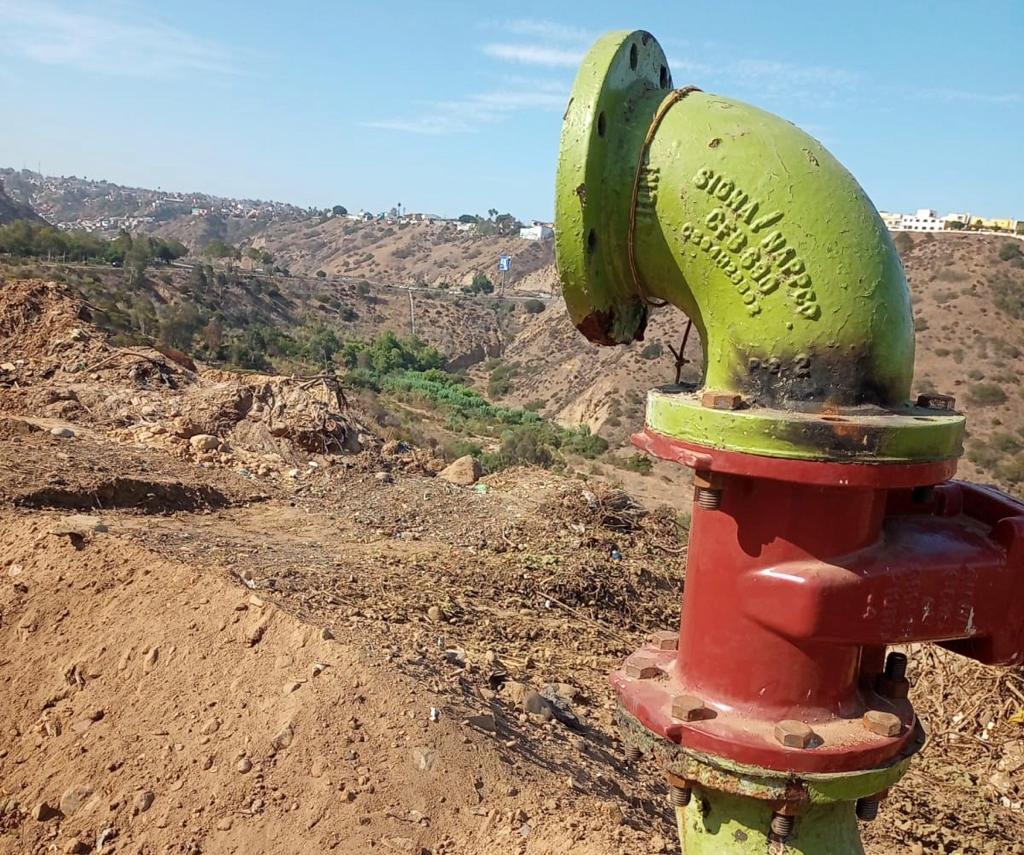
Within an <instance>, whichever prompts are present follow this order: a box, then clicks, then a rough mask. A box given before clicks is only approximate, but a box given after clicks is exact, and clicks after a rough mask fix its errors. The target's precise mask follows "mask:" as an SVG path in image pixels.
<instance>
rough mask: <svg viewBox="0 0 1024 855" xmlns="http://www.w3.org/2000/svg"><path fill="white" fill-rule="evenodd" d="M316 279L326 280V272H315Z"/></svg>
mask: <svg viewBox="0 0 1024 855" xmlns="http://www.w3.org/2000/svg"><path fill="white" fill-rule="evenodd" d="M316 278H317V279H326V278H327V271H325V270H318V271H317V272H316Z"/></svg>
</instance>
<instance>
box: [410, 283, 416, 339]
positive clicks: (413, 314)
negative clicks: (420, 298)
mask: <svg viewBox="0 0 1024 855" xmlns="http://www.w3.org/2000/svg"><path fill="white" fill-rule="evenodd" d="M409 325H410V326H411V327H412V334H413V337H415V336H416V305H415V304H414V303H413V299H412V285H410V286H409Z"/></svg>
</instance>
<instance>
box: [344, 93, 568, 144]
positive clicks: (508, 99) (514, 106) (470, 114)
mask: <svg viewBox="0 0 1024 855" xmlns="http://www.w3.org/2000/svg"><path fill="white" fill-rule="evenodd" d="M568 97H569V90H568V84H566V86H565V87H564V88H563V87H558V86H557V84H554V83H552V82H550V81H535V82H533V83H532V84H530V85H528V86H520V87H516V88H508V89H496V90H493V91H490V92H481V93H478V94H475V95H469V96H467V97H465V98H459V99H455V100H450V101H432V102H430V103H429V104H426V105H425V108H426V109H424V110H423V111H421V112H419V113H416V114H414V115H411V116H399V117H394V118H388V119H374V120H370V121H365V122H360V124H361V125H362V126H363V127H367V128H378V129H381V130H389V131H402V132H404V133H412V134H423V135H427V136H442V135H447V134H467V133H476V132H478V131H480V130H481V128H484V127H486V126H488V125H494V124H497V123H499V122H503V121H505V120H506V119H508V118H509V117H510V116H512V115H513V114H514V113H517V112H521V111H525V110H550V111H560V110H563V109H565V102H566V100H567V99H568Z"/></svg>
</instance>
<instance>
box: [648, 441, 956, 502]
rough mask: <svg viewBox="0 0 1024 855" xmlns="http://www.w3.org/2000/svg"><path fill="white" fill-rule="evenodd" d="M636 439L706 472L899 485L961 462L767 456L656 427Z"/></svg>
mask: <svg viewBox="0 0 1024 855" xmlns="http://www.w3.org/2000/svg"><path fill="white" fill-rule="evenodd" d="M631 439H632V443H633V445H634V446H636V447H637V448H639V449H640V450H642V451H646V452H647V453H648V454H650V455H653V456H654V457H658V458H660V459H662V460H669V461H672V462H673V463H680V464H682V465H683V466H689V467H690V468H691V469H696V470H699V471H702V472H717V473H720V474H723V475H743V476H746V477H748V478H767V479H769V480H772V481H787V482H790V483H797V484H817V485H821V486H830V487H876V488H880V489H891V490H898V489H904V488H908V487H920V486H926V485H933V484H941V483H942V482H943V481H948V480H949V479H950V478H952V477H953V475H954V474H955V473H956V465H957V461H956V458H951V459H946V460H936V461H926V462H924V463H890V462H886V463H858V462H849V463H842V462H836V461H833V460H796V459H787V458H784V457H765V456H762V455H758V454H748V453H746V452H741V451H728V450H723V449H720V448H711V447H709V446H703V445H697V444H695V443H691V442H685V441H683V440H681V439H674V438H673V437H670V436H665V435H664V434H661V433H658V432H657V431H653V430H651V429H650V428H645V429H644V430H643V431H642V432H640V433H635V434H633V436H632V438H631Z"/></svg>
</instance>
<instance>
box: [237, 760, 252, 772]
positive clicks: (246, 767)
mask: <svg viewBox="0 0 1024 855" xmlns="http://www.w3.org/2000/svg"><path fill="white" fill-rule="evenodd" d="M235 768H236V769H238V771H239V772H241V773H242V774H243V775H245V774H246V773H248V772H251V771H252V760H250V759H249V758H248V757H243V758H242V759H241V760H239V761H238V765H237V766H236V767H235Z"/></svg>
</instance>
